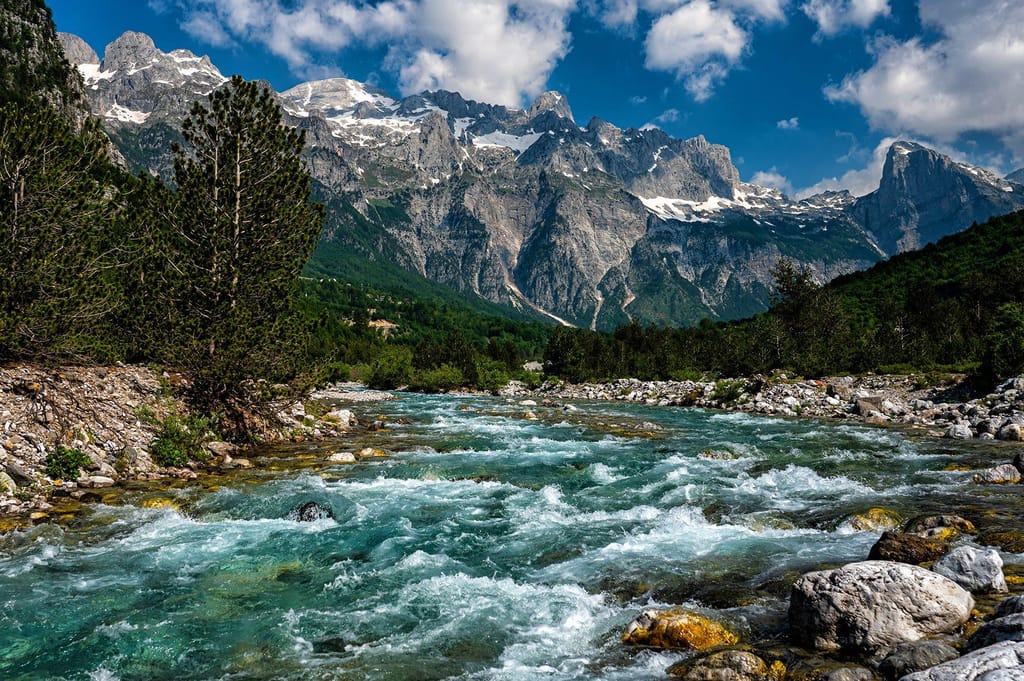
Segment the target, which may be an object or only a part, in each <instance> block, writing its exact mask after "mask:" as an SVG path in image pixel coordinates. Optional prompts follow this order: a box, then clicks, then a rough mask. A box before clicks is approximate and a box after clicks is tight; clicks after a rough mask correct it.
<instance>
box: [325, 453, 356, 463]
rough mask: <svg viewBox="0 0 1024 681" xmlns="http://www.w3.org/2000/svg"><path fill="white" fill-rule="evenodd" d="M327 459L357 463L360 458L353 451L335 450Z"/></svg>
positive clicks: (334, 461) (335, 461)
mask: <svg viewBox="0 0 1024 681" xmlns="http://www.w3.org/2000/svg"><path fill="white" fill-rule="evenodd" d="M327 460H328V461H330V462H331V463H355V462H356V461H357V460H358V459H356V455H355V454H353V453H352V452H334V453H333V454H331V455H330V456H328V457H327Z"/></svg>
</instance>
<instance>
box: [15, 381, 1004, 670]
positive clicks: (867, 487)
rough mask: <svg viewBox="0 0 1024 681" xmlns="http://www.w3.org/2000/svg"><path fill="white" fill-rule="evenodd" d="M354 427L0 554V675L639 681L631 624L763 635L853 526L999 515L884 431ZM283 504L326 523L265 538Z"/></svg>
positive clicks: (590, 420)
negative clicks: (328, 513) (293, 464)
mask: <svg viewBox="0 0 1024 681" xmlns="http://www.w3.org/2000/svg"><path fill="white" fill-rule="evenodd" d="M466 406H468V407H471V410H466V409H465V407H466ZM355 409H356V410H357V412H360V411H361V414H362V415H365V416H367V417H369V418H374V417H376V415H378V414H383V415H386V416H387V418H388V421H389V422H390V423H392V424H394V425H392V426H391V427H390V428H389V429H388V430H386V431H385V432H383V433H381V434H380V435H379V437H378V438H377V439H376V440H375V441H374V444H375V445H376V446H380V447H383V448H385V449H387V450H388V451H389V452H390V453H391V454H392V455H391V456H390V457H389V458H387V459H382V460H376V461H367V462H364V463H360V464H355V465H337V466H328V465H324V466H321V467H312V468H308V469H303V470H294V469H293V470H287V467H286V469H285V470H279V471H270V470H267V469H268V468H269V467H271V466H273V465H274V464H276V463H279V459H278V458H277V456H279V455H280V453H279V452H273V451H268V452H264V453H263V458H260V457H256V461H257V464H258V466H262V469H263V470H262V471H261V472H258V473H256V474H254V475H249V476H248V477H246V478H244V479H242V478H238V479H235V480H233V481H230V482H229V483H227V484H224V485H222V486H220V487H219V488H218V489H216V491H203V490H201V489H200V488H198V487H192V488H187V487H186V488H182V489H176V490H172V491H171V492H164V493H163V494H164V496H171V497H173V498H174V500H175V502H176V504H177V508H145V507H143V506H142V505H141V502H142V501H143V500H144V499H145V498H146V493H145V492H141V491H140V492H136V493H135V494H136V495H137V497H133V496H132V495H129V496H128V497H127V500H128V501H129V502H131V501H132V500H133V499H134V501H135V502H137V503H138V505H134V504H132V503H129V504H127V505H118V506H104V505H97V506H94V507H91V508H90V509H89V510H88V511H87V512H86V513H85V514H84V515H83V516H82V517H81V518H79V519H78V520H77V521H75V522H73V523H71V524H70V526H68V527H64V528H62V527H58V526H56V525H39V526H36V527H34V528H32V529H31V530H27V531H22V532H14V533H11V534H8V535H6V536H3V537H0V678H4V679H48V678H63V679H105V680H108V679H120V680H123V681H127V680H129V679H133V680H134V679H448V678H451V679H467V680H469V679H508V680H516V679H523V680H526V679H591V678H601V679H611V680H616V679H661V678H664V674H663V671H664V669H665V668H666V667H667V666H668V665H669V664H671V663H672V662H674V661H677V660H678V659H680V658H681V656H682V654H681V653H674V652H672V653H666V652H652V651H638V650H634V649H627V648H625V647H623V646H622V645H621V644H620V643H619V634H620V633H621V631H622V629H623V628H624V626H625V625H626V624H627V623H628V622H629V620H631V619H632V618H633V617H635V616H636V615H637V614H638V613H639V612H640V611H641V610H643V609H646V608H649V607H659V606H664V605H670V604H683V605H688V606H692V607H696V608H703V609H706V610H707V611H708V612H709V613H712V614H715V615H717V616H719V617H722V618H724V619H725V620H727V621H728V622H730V623H731V624H732V626H734V627H735V628H737V629H738V630H739V631H740V632H742V633H743V634H744V636H745V637H746V638H748V639H754V640H771V639H773V638H776V637H780V636H783V635H784V618H785V608H786V596H787V594H788V584H789V581H788V580H790V579H791V578H792V575H793V574H794V573H796V572H799V571H804V570H808V569H812V568H815V567H818V566H821V565H827V564H833V563H842V562H848V561H852V560H859V559H863V558H864V557H866V555H867V552H868V550H869V548H870V546H871V545H872V543H874V541H875V540H876V539H877V536H878V533H877V532H856V531H854V530H853V529H852V528H851V526H850V524H849V516H851V515H852V514H854V513H858V512H863V511H865V510H867V509H868V508H870V507H872V506H879V505H883V506H886V507H888V508H892V509H895V510H897V511H900V512H901V513H903V514H904V515H907V514H911V513H915V512H921V511H930V510H942V511H949V510H950V509H951V508H957V507H960V506H963V505H967V506H971V507H973V508H976V509H978V510H977V511H976V513H980V514H994V515H997V516H998V515H1000V514H1002V516H1006V515H1007V514H1011V515H1012V513H1015V511H1012V510H1008V509H1013V508H1018V507H1019V496H1020V495H1019V491H1016V490H1012V489H1010V488H982V487H978V486H971V485H970V484H969V482H968V481H969V477H970V474H969V473H965V472H955V471H944V470H943V469H944V468H945V467H947V466H948V465H949V464H951V463H965V462H966V463H968V464H971V463H976V462H977V460H979V459H982V458H985V457H987V456H989V450H984V449H980V448H977V447H974V448H972V447H969V446H966V448H965V446H958V447H959V449H957V450H954V449H951V448H950V447H951V446H950V445H949V444H948V443H942V442H940V441H934V440H921V441H915V440H913V439H910V438H908V437H907V436H905V435H902V434H900V433H896V432H892V431H883V430H876V429H869V428H862V427H856V426H851V425H838V424H824V423H816V422H812V421H792V420H780V419H770V418H757V417H751V416H745V415H737V414H717V413H709V412H702V411H692V410H678V409H659V408H653V407H651V408H644V407H636V406H628V405H619V404H584V405H580V410H579V412H576V413H574V414H568V415H564V416H563V415H560V414H559V413H558V412H555V411H553V410H545V409H534V411H536V412H537V413H538V415H539V416H541V419H540V420H537V421H532V420H526V419H525V418H523V415H524V411H525V410H524V408H523V407H518V406H515V405H513V404H510V403H507V402H505V401H503V400H499V399H496V398H465V397H444V396H434V397H427V396H406V397H403V399H400V400H397V401H395V402H388V403H380V404H371V405H359V406H357V407H355ZM403 421H404V423H403ZM644 422H650V423H654V424H657V426H658V427H660V430H653V429H652V428H651V426H650V425H649V424H646V425H645V424H644ZM652 430H653V433H651V432H644V431H652ZM375 437H376V436H375ZM364 444H366V443H365V442H359V443H358V445H357V444H356V443H346V442H334V443H327V444H326V445H310V446H309V447H307V448H305V449H303V448H294V447H293V448H291V450H290V453H292V454H294V453H315V454H317V456H318V457H321V460H322V457H324V456H326V454H327V452H328V450H335V449H339V448H340V449H345V448H348V449H349V450H351V449H353V448H358V447H361V446H363V445H364ZM709 449H711V450H716V451H721V452H729V453H730V454H729V455H730V456H733V457H736V458H725V459H723V458H712V457H709V456H707V455H706V454H703V452H705V451H706V450H709ZM1004 452H1005V450H1004ZM274 467H277V466H274ZM308 500H314V501H318V502H320V503H324V504H329V505H330V506H331V507H332V508H333V510H334V513H335V516H336V518H335V519H333V520H331V519H326V520H320V521H316V522H312V523H299V522H293V521H291V520H288V519H286V517H287V514H288V511H289V510H290V509H291V508H293V507H295V506H296V505H298V504H301V503H303V502H305V501H308ZM1016 519H1017V520H1019V517H1017V518H1016ZM1008 559H1010V560H1012V557H1008Z"/></svg>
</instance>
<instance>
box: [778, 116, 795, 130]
mask: <svg viewBox="0 0 1024 681" xmlns="http://www.w3.org/2000/svg"><path fill="white" fill-rule="evenodd" d="M775 127H776V128H778V129H779V130H799V129H800V118H799V117H798V116H793V117H792V118H784V119H783V120H781V121H776V123H775Z"/></svg>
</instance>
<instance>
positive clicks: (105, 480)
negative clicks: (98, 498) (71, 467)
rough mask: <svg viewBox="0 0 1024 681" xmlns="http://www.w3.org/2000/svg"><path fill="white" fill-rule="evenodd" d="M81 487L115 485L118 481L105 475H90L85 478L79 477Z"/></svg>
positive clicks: (78, 481)
mask: <svg viewBox="0 0 1024 681" xmlns="http://www.w3.org/2000/svg"><path fill="white" fill-rule="evenodd" d="M76 482H77V483H78V486H79V487H95V488H102V487H113V486H114V485H116V484H117V483H116V482H115V481H114V479H113V478H109V477H107V476H105V475H89V476H87V477H84V478H79V479H78V480H77V481H76Z"/></svg>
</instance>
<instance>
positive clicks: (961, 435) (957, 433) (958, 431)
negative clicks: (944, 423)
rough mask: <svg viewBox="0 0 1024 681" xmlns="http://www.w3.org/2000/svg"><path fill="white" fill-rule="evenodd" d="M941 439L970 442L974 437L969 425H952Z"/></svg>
mask: <svg viewBox="0 0 1024 681" xmlns="http://www.w3.org/2000/svg"><path fill="white" fill-rule="evenodd" d="M943 437H948V438H952V439H953V440H970V439H971V438H973V437H974V431H972V430H971V425H970V424H969V423H954V424H953V425H951V426H950V427H949V428H947V429H946V432H945V434H944V435H943Z"/></svg>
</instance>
